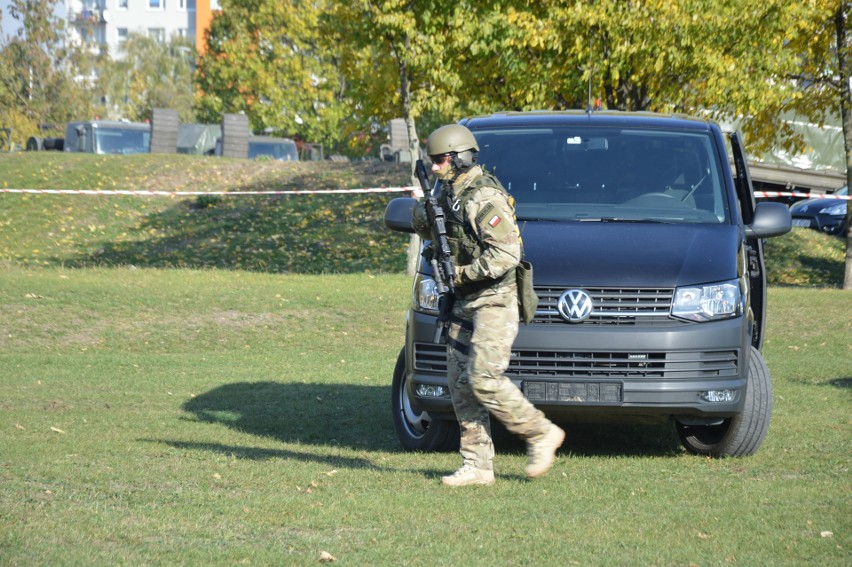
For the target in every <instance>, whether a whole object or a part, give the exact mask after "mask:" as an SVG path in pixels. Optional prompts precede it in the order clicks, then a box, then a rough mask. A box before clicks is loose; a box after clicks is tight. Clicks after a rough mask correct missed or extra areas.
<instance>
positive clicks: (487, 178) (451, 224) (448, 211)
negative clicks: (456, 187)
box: [439, 168, 515, 298]
mask: <svg viewBox="0 0 852 567" xmlns="http://www.w3.org/2000/svg"><path fill="white" fill-rule="evenodd" d="M482 187H493V188H495V189H497V190H498V191H499V192H500V193H502V194H503V195H504V196H505V197H506V200H507V201H508V202H509V206H510V207H511V208H512V218H513V219H514V215H515V198H514V197H512V195H511V194H510V193H509V192H508V191H506V189H505V187H503V185H502V184H501V183H500V181H499V180H498V179H497V178H496V177H495V176H494V175H492V174H491V173H489V172H487V171H485V169H484V168H483V170H482V175H480V176H478V177H477V178H476V179H474V180H473V182H472V183H471V184H470V186H468V187H467V189H465V190H464V192H463V193H462V196H461V197H460V198H459V199H458V200H454V199H453V198H452V196H451V195H450V192H449V191H441V193H440V196H439V203H440V205H441V207H442V208H443V209H444V214H445V215H446V225H447V240H448V242H449V244H450V251H451V252H452V255H453V261H454V263H455V265H456V266H457V267H458V266H468V265H470V264H471V263H472V262H473V261H474V260H475V259H476V258H478V257H479V256H480V254H482V249H483V247H484V246H483V244H482V242H481V241H480V240H479V237H478V236H477V234H476V231H475V230H474V229H473V227H472V226H470V224H469V223H468V222H467V219H466V218H465V216H464V210H465V206H466V205H467V203H468V202H469V201H470V200H471V199H472V198H473V197H474V196H475V195H476V193H477V192H478V191H479V189H480V188H482ZM488 213H490V210H489V209H487V208H486V209H483V211H482V213H480V215H479V216H480V217H484V216H485V215H486V214H488ZM481 220H482V219H481V218H477V219H476V222H477V223H479V222H480V221H481ZM514 279H515V270H509V271H508V272H507V273H506V274H504V275H503V276H501V277H499V278H497V279H496V280H491V279H488V280H481V281H476V282H468V283H465V284H464V285H462V286H459V288H458V289H457V290H456V295H458V296H459V297H463V298H467V297H470V296H472V295H475V294H476V293H478V292H480V291H482V290H483V289H485V288H488V287H492V286H495V285H497V284H503V283H509V281H510V280H511V281H514Z"/></svg>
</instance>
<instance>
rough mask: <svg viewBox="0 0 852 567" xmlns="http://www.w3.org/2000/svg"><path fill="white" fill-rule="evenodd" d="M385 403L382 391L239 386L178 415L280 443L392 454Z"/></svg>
mask: <svg viewBox="0 0 852 567" xmlns="http://www.w3.org/2000/svg"><path fill="white" fill-rule="evenodd" d="M389 399H390V388H389V387H387V386H381V387H379V386H359V385H352V384H306V383H286V384H285V383H278V382H238V383H235V384H225V385H223V386H220V387H218V388H215V389H213V390H210V391H209V392H207V393H204V394H201V395H200V396H196V397H195V398H192V399H191V400H189V401H187V402H186V403H185V404H184V405H183V409H184V410H185V411H187V412H189V413H190V414H192V416H194V418H195V419H196V420H198V421H201V422H206V423H216V424H221V425H225V426H228V427H231V428H233V429H235V430H237V431H241V432H243V433H249V434H251V435H257V436H260V437H270V438H273V439H277V440H279V441H281V442H285V443H306V444H314V445H333V446H339V447H349V448H352V449H368V450H380V451H392V450H395V449H397V448H398V445H397V444H396V442H395V441H396V439H395V437H394V434H393V424H392V422H391V418H390V412H389V411H387V408H388V406H389V403H390V402H389ZM231 452H233V451H231ZM247 458H257V457H251V455H249V454H247Z"/></svg>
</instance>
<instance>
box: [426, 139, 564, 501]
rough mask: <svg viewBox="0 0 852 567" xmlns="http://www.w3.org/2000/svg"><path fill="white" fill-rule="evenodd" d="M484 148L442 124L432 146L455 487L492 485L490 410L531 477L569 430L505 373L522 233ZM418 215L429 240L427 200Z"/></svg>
mask: <svg viewBox="0 0 852 567" xmlns="http://www.w3.org/2000/svg"><path fill="white" fill-rule="evenodd" d="M478 152H479V146H478V145H477V143H476V139H475V138H474V137H473V134H471V132H470V130H468V129H467V128H465V127H464V126H461V125H458V124H451V125H448V126H443V127H441V128H439V129H437V130H436V131H434V132H433V133H432V134H431V135H430V136H429V140H428V142H427V153H428V154H429V156H430V157H431V159H432V172H433V173H434V174H435V175H436V176H437V177H438V178H439V179H440V180H441V193H440V195H439V197H438V202H439V204H440V205H441V206H442V208H443V210H444V211H445V215H446V223H447V236H448V239H449V242H450V248H451V250H452V256H453V265H454V266H455V267H456V279H455V282H454V283H455V288H456V301H455V304H454V307H453V311H452V316H451V319H450V332H449V338H448V340H447V358H448V366H447V379H448V382H449V386H450V395H451V397H452V401H453V408H454V409H455V413H456V417H457V419H458V422H459V427H460V429H461V451H460V452H461V455H462V458H463V464H462V467H461V468H460V469H459V470H457V471H456V472H455V473H453V474H452V475H449V476H445V477H443V478H442V482H443V484H445V485H449V486H467V485H476V484H485V485H490V484H494V444H493V443H492V440H491V425H490V415H493V416H494V417H496V418H497V419H499V420H500V422H502V423H503V424H504V425H505V427H506V429H508V430H509V431H511V432H512V433H515V434H517V435H519V436H521V437H523V438H524V439H525V440H526V441H527V452H528V456H529V462H528V464H527V467H526V473H527V476H528V477H530V478H534V477H537V476H541V475H543V474H545V473H546V472H547V471H548V470H550V468H551V466H552V465H553V460H554V458H555V455H556V450H557V449H558V448H559V447H560V446H561V445H562V442H563V440H564V439H565V432H564V431H562V429H560V428H559V427H557V426H556V425H554V424H553V423H551V422H550V421H549V420H548V419H547V418H546V417H545V416H544V414H543V413H542V412H541V411H540V410H538V409H536V408H535V406H533V405H532V404H531V403H530V402H529V401H528V400H527V399H526V398H525V397H524V395H523V394H522V393H521V391H520V390H519V389H518V387H517V386H515V385H514V384H513V383H512V381H511V380H509V379H508V378H506V376H505V374H504V372H505V371H506V368H507V367H508V365H509V358H510V355H511V348H512V343H513V342H514V340H515V336H516V335H517V333H518V291H517V286H516V283H515V268H516V267H517V265H518V263H519V262H520V259H521V255H522V250H521V238H520V233H519V231H518V227H517V224H516V222H515V214H514V199H513V198H512V197H511V196H510V195H509V194H508V193H507V192H506V190H505V189H504V188H503V186H502V185H501V184H500V182H499V181H498V180H497V178H496V177H494V176H493V175H491V174H490V173H488V172H486V171H485V170H484V169H483V168H482V167H481V166H479V165H476V158H477V153H478ZM413 220H414V227H415V229H416V230H417V232H418V234H420V236H422V237H423V238H426V239H430V238H431V232H430V227H429V224H428V221H427V220H426V212H425V207H424V205H423V203H422V202H421V203H420V204H419V205H418V206H417V207H416V208H415V210H414V216H413ZM427 253H428V251H427Z"/></svg>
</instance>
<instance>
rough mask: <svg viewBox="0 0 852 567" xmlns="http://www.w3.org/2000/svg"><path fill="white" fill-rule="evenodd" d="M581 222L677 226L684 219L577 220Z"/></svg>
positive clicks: (620, 218) (623, 218) (597, 218)
mask: <svg viewBox="0 0 852 567" xmlns="http://www.w3.org/2000/svg"><path fill="white" fill-rule="evenodd" d="M576 220H578V221H579V222H630V223H653V224H677V223H679V222H683V219H629V218H625V217H590V218H582V219H576Z"/></svg>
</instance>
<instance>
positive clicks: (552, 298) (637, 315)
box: [533, 287, 683, 326]
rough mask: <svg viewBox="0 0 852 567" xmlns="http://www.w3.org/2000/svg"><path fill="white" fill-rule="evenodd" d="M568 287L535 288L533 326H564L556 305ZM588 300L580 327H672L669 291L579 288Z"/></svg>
mask: <svg viewBox="0 0 852 567" xmlns="http://www.w3.org/2000/svg"><path fill="white" fill-rule="evenodd" d="M567 289H571V288H568V287H536V288H535V292H536V294H537V295H538V298H539V302H538V309H537V310H536V314H535V319H533V324H536V323H539V324H554V323H568V322H567V321H566V320H565V319H563V318H562V316H561V315H560V314H559V310H558V309H557V308H556V304H557V302H558V301H559V296H561V295H562V293H563V292H565V291H566V290H567ZM582 289H584V290H585V291H587V292H588V293H589V296H591V298H592V305H593V307H592V314H591V315H590V316H589V318H588V319H586V320H585V321H583V322H582V323H579V324H581V325H635V326H653V325H673V324H679V323H683V321H680V320H678V319H672V318H670V317H669V310H670V308H671V304H672V298H673V296H674V290H672V289H670V288H663V289H656V288H588V287H587V288H582Z"/></svg>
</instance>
